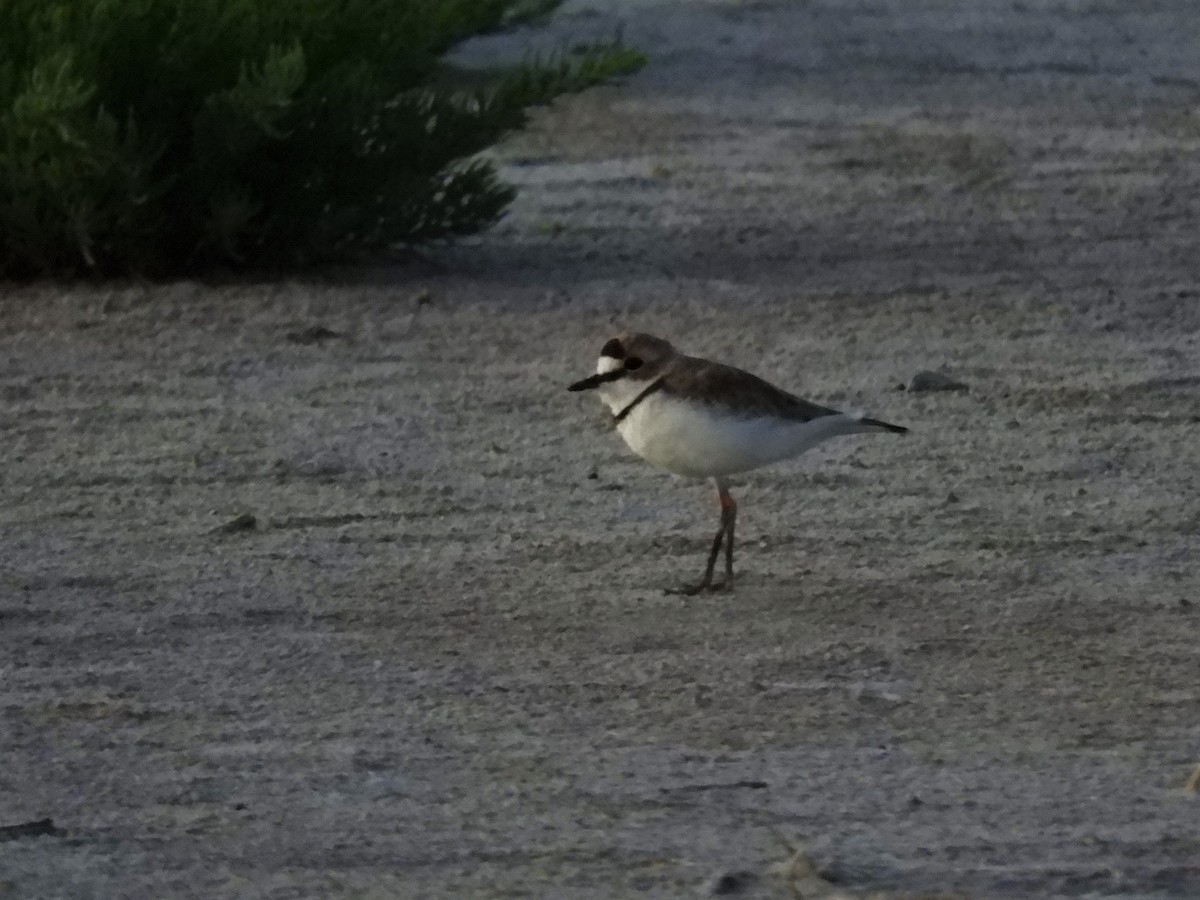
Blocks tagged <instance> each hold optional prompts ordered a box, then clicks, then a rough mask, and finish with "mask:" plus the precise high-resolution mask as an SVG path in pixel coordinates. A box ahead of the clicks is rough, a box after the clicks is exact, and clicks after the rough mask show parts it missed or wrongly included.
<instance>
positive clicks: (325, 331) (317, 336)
mask: <svg viewBox="0 0 1200 900" xmlns="http://www.w3.org/2000/svg"><path fill="white" fill-rule="evenodd" d="M336 337H341V335H340V334H339V333H338V332H336V331H334V330H333V329H331V328H326V327H325V326H324V325H309V326H308V327H307V328H304V329H302V330H300V331H291V332H288V336H287V339H288V340H289V341H291V342H292V343H293V344H319V343H321V342H322V341H328V340H330V339H332V338H336Z"/></svg>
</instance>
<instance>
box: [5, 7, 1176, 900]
mask: <svg viewBox="0 0 1200 900" xmlns="http://www.w3.org/2000/svg"><path fill="white" fill-rule="evenodd" d="M961 6H967V7H969V8H967V9H961V8H960V7H961ZM1198 19H1200V12H1192V11H1191V8H1190V6H1188V5H1187V4H1185V3H1182V2H1179V3H1153V2H1145V3H1137V4H1131V3H1117V2H1107V3H1106V2H1094V3H1088V2H1028V3H1015V4H1003V5H1002V4H993V3H983V2H977V3H971V4H962V5H959V4H943V3H914V2H903V3H902V2H900V0H896V2H892V3H887V2H867V0H859V2H826V3H819V2H809V3H787V4H783V3H739V4H730V3H712V4H697V3H686V4H683V3H681V4H663V3H632V2H629V3H619V4H613V5H611V6H605V7H597V6H594V5H591V6H588V7H586V8H585V6H583V5H576V6H575V7H573V8H572V11H570V14H569V15H567V16H565V17H563V19H562V21H561V22H560V23H559V25H558V26H556V28H557V31H556V32H554V33H553V34H552V35H551V38H550V39H552V40H553V39H557V38H558V36H560V35H562V34H570V35H578V36H580V37H579V39H586V38H588V37H590V36H594V35H597V34H610V33H611V32H612V29H613V27H614V26H615V24H616V23H617V22H618V21H619V22H622V23H624V28H625V34H626V36H627V38H628V39H630V40H631V42H633V43H635V44H637V45H638V46H641V47H643V48H645V49H646V50H647V51H648V52H649V53H650V55H651V58H652V59H653V61H654V62H653V64H652V65H651V67H650V68H648V69H647V70H646V71H645V72H644V73H642V74H640V75H639V76H638V77H637V78H635V79H633V80H632V81H631V82H629V83H628V84H626V85H623V86H620V87H615V88H610V89H605V90H603V91H597V92H593V93H590V94H586V95H583V96H580V97H578V98H573V99H571V100H570V101H569V102H566V103H563V104H561V105H560V106H558V107H556V108H555V109H554V110H553V111H551V112H550V113H548V114H545V115H543V116H541V117H540V118H539V120H538V121H537V123H536V124H535V127H534V129H533V130H532V131H531V132H530V133H529V134H527V135H523V136H522V137H521V138H520V139H518V140H516V141H514V142H512V143H511V144H510V145H508V146H507V147H506V148H505V149H504V151H503V152H504V158H505V160H506V164H507V166H508V171H509V174H510V176H511V177H512V178H513V179H514V180H516V181H518V182H519V183H520V184H522V185H523V186H524V187H525V191H524V192H523V195H522V198H521V200H520V201H519V203H518V206H517V207H516V209H515V210H514V213H513V215H512V216H511V217H510V218H509V219H508V220H507V221H506V222H505V223H503V224H502V226H501V227H499V228H498V229H496V230H495V231H494V232H492V233H491V234H489V235H487V236H485V237H483V238H480V239H478V240H475V241H472V242H469V243H467V244H465V245H462V246H460V247H457V248H454V249H452V250H445V251H441V252H439V253H438V254H437V255H436V256H435V258H434V259H433V262H432V263H431V264H430V265H423V266H415V267H413V268H411V269H405V270H399V271H388V272H380V273H377V275H376V276H375V277H374V278H373V279H372V282H371V283H365V284H364V283H362V281H361V280H360V281H358V282H357V283H354V284H335V283H323V284H311V283H277V284H263V285H250V286H239V287H229V288H220V289H216V288H208V287H204V286H200V285H193V284H186V283H185V284H177V285H171V286H166V287H156V288H144V287H131V288H128V289H120V290H90V289H85V288H56V287H50V286H44V287H38V288H31V289H20V290H16V289H12V290H9V291H8V292H7V293H6V295H5V297H4V298H3V300H2V301H0V302H2V303H3V307H2V310H3V317H2V319H0V404H2V405H0V426H2V428H3V432H2V435H3V437H2V440H3V447H4V457H3V458H4V465H3V467H0V496H2V498H3V503H2V504H0V676H2V677H0V709H2V710H3V714H2V715H3V718H2V720H0V721H2V725H3V727H2V728H0V758H2V759H3V760H4V765H3V766H0V798H3V802H2V803H0V811H2V816H3V817H2V818H0V825H5V824H13V823H17V822H21V821H26V820H33V819H39V818H41V817H43V816H50V817H52V818H53V819H54V821H55V823H56V825H57V826H58V827H60V828H62V829H65V831H66V834H65V835H62V836H55V837H38V838H25V839H22V840H18V841H12V842H8V843H3V844H0V896H13V897H39V898H40V897H73V898H76V897H89V896H94V897H115V896H122V897H165V896H236V897H260V896H261V897H368V896H369V897H376V896H377V897H498V896H513V897H526V896H536V897H570V898H575V897H579V898H590V897H629V896H639V895H643V894H645V895H648V896H657V897H675V896H679V897H686V896H695V895H697V894H701V893H703V892H705V891H708V890H709V889H710V888H711V887H713V886H716V885H718V882H716V881H714V877H716V876H719V875H720V874H722V873H725V874H727V875H730V876H732V875H733V873H736V872H742V871H744V872H748V873H750V875H752V876H761V877H759V878H757V880H756V879H755V878H752V877H750V876H747V877H740V876H739V877H736V878H735V877H730V878H729V879H727V880H726V881H725V882H723V883H720V885H719V886H720V887H723V888H724V887H728V888H729V889H730V890H733V891H735V892H737V893H738V894H740V895H742V896H762V897H785V896H792V894H791V893H789V886H788V879H787V878H785V877H782V876H780V875H779V874H778V873H776V874H770V873H767V869H768V868H769V867H770V866H771V865H772V864H774V863H778V862H780V861H783V860H785V859H786V858H787V857H788V856H789V855H790V854H791V852H792V850H793V849H794V848H795V847H796V846H801V845H802V846H803V847H805V848H806V850H807V853H808V855H809V856H810V857H811V858H812V859H813V860H815V861H816V862H817V864H818V865H819V866H821V867H822V871H823V872H824V873H825V875H826V876H827V879H826V880H814V879H809V881H807V882H804V884H803V885H802V886H801V887H802V890H803V891H805V892H807V893H805V894H804V895H805V896H818V895H820V894H821V893H822V892H827V891H828V890H833V888H832V887H831V886H830V885H829V883H828V882H829V881H836V882H837V883H838V889H840V890H843V891H847V892H852V893H855V894H858V893H860V892H861V893H866V892H871V891H888V892H892V891H896V892H919V891H934V890H937V891H957V892H962V893H963V894H965V895H968V896H972V897H1001V896H1015V897H1029V896H1039V897H1040V896H1075V895H1084V894H1087V895H1113V896H1125V897H1188V896H1195V895H1197V894H1200V839H1198V836H1197V825H1196V823H1197V813H1198V810H1200V807H1198V806H1197V802H1200V801H1197V800H1196V799H1195V798H1194V797H1188V796H1185V795H1184V794H1183V792H1182V791H1181V788H1182V786H1183V784H1184V781H1185V780H1186V778H1187V776H1188V773H1189V772H1190V771H1191V769H1192V767H1193V766H1194V765H1195V763H1197V762H1200V726H1198V725H1197V721H1198V717H1197V708H1198V701H1200V681H1198V679H1197V672H1198V671H1200V642H1198V641H1197V640H1196V635H1197V625H1198V620H1197V617H1198V616H1200V598H1198V597H1197V586H1198V585H1197V561H1198V557H1200V539H1198V538H1197V537H1196V535H1197V533H1198V531H1200V507H1198V506H1197V504H1196V501H1195V498H1196V497H1197V490H1198V488H1200V475H1198V474H1197V466H1196V451H1195V440H1196V434H1197V424H1198V423H1200V403H1198V402H1197V392H1198V387H1200V371H1198V370H1197V333H1198V327H1200V312H1198V304H1197V297H1198V293H1197V291H1198V287H1197V274H1198V268H1200V264H1198V263H1197V261H1196V260H1197V252H1196V239H1195V235H1196V233H1197V228H1198V226H1200V200H1198V199H1197V198H1198V197H1200V156H1198V155H1197V150H1198V149H1200V113H1198V110H1200V56H1198V55H1197V54H1196V52H1195V49H1196V47H1195V34H1196V29H1195V26H1196V25H1197V24H1198ZM524 38H525V36H523V35H514V36H510V37H508V38H506V42H507V43H506V44H505V46H508V45H509V44H511V43H512V42H514V41H516V42H520V41H521V40H523V39H524ZM492 50H493V48H490V47H481V48H479V50H478V51H477V52H478V53H479V54H480V56H486V54H487V53H490V52H492ZM318 323H319V324H322V325H324V326H325V327H327V328H329V329H331V330H332V331H334V332H336V336H333V337H326V338H324V339H316V338H315V336H313V335H306V334H305V329H306V328H308V327H309V326H312V325H314V324H318ZM618 325H621V326H634V327H639V328H644V329H647V330H651V331H655V332H659V333H662V334H665V335H668V336H670V337H672V338H673V339H674V340H675V341H676V342H677V343H679V344H680V345H682V346H683V347H685V348H687V349H689V350H691V351H694V352H698V353H702V354H705V355H711V356H715V357H719V358H722V359H728V360H729V361H732V362H735V363H738V364H742V365H744V366H747V367H749V368H752V369H754V370H755V371H757V372H759V373H760V374H763V375H765V376H767V377H769V378H771V379H773V380H776V381H778V382H779V383H780V384H783V385H785V386H787V387H790V388H792V389H795V390H797V391H799V392H801V393H803V394H805V395H807V396H811V397H813V398H814V399H818V400H822V401H827V402H830V403H834V404H841V405H844V406H853V407H859V408H867V409H870V410H871V411H873V412H875V413H877V414H878V415H880V416H882V417H884V418H887V419H889V420H893V421H898V422H901V423H904V424H907V425H909V426H910V427H911V428H912V429H913V432H912V434H911V435H909V436H908V437H907V438H906V439H890V438H889V437H886V436H884V437H876V438H870V439H868V438H862V439H856V440H848V441H846V442H845V443H843V444H841V445H839V446H836V447H830V448H829V449H828V450H824V451H821V452H815V453H813V454H811V455H810V456H808V457H806V458H805V460H804V461H803V462H799V463H793V464H789V465H783V466H780V467H777V468H773V469H768V470H764V471H761V472H759V473H755V474H754V475H752V476H750V477H747V478H745V479H744V480H743V483H742V484H741V486H740V489H739V491H738V492H737V495H738V497H739V500H740V502H741V518H740V520H739V530H740V536H741V538H742V541H743V544H742V549H741V551H740V570H741V573H742V580H741V582H740V583H739V588H738V591H737V593H736V594H734V595H732V596H717V597H712V598H703V599H699V600H694V601H687V602H685V601H682V600H680V599H679V598H676V597H667V596H664V595H663V593H662V592H661V590H660V588H661V587H662V586H663V585H666V584H671V583H674V582H676V581H678V580H680V579H683V578H687V577H691V576H693V575H695V574H697V572H698V569H699V566H700V564H701V562H702V555H703V550H704V544H705V542H706V539H707V536H708V534H709V532H710V531H711V529H712V527H713V526H714V524H715V522H714V521H713V520H714V519H715V510H714V508H713V505H712V499H711V498H710V496H709V494H708V489H707V488H701V487H697V486H692V485H689V484H688V483H687V482H683V481H676V480H673V479H671V478H669V477H667V476H664V475H661V474H659V473H656V472H654V471H653V470H651V469H650V468H649V467H648V466H646V465H645V464H643V463H641V462H640V461H638V460H637V459H635V458H632V457H631V456H630V454H629V453H628V452H627V451H625V449H624V448H623V446H622V445H621V443H620V441H619V439H617V438H616V436H615V435H613V434H611V433H609V432H608V431H607V429H606V427H605V425H604V421H603V417H602V415H601V414H600V412H599V410H598V409H597V408H596V406H597V405H596V404H594V403H592V402H587V401H590V400H591V399H592V398H584V400H582V401H581V399H580V398H579V397H577V396H574V395H569V394H567V393H566V392H565V391H563V386H564V385H565V384H566V383H567V382H568V381H570V380H573V379H574V378H576V377H578V376H579V375H580V374H582V373H585V372H587V371H588V370H589V369H590V367H591V365H592V360H593V357H594V355H595V353H596V350H597V348H598V347H599V345H600V343H601V342H602V341H603V340H604V339H605V338H606V337H607V336H608V334H609V332H610V331H612V330H614V329H615V328H616V327H617V326H618ZM940 366H945V367H947V369H948V370H949V371H950V372H951V373H953V374H954V375H956V376H957V377H960V378H962V379H963V380H965V381H966V382H968V383H969V385H970V388H971V389H970V391H969V392H968V393H954V394H914V393H910V392H904V391H897V390H896V389H895V388H896V385H897V384H898V383H900V382H903V381H906V380H907V379H908V378H909V377H910V376H911V375H912V374H913V373H915V372H916V371H918V370H920V369H926V368H937V367H940ZM243 512H250V513H253V514H254V516H256V518H257V527H255V528H254V529H253V530H247V531H240V532H233V533H223V532H217V533H213V532H211V529H213V528H215V527H217V526H219V525H221V524H222V523H224V522H227V521H228V520H230V519H232V518H233V517H234V516H236V515H238V514H239V513H243ZM889 895H890V894H889Z"/></svg>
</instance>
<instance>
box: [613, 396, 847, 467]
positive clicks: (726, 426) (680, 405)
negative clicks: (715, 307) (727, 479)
mask: <svg viewBox="0 0 1200 900" xmlns="http://www.w3.org/2000/svg"><path fill="white" fill-rule="evenodd" d="M857 425H858V423H857V421H856V420H855V419H853V418H851V417H850V416H845V415H841V414H838V415H833V416H823V417H821V418H819V419H813V420H812V421H810V422H788V421H784V420H779V419H771V418H757V419H742V418H737V417H735V416H731V415H728V414H725V413H724V410H722V409H720V408H714V407H711V406H708V405H706V404H702V403H692V402H688V401H685V400H680V399H677V398H674V397H669V396H664V395H662V394H653V395H651V396H649V397H647V398H646V399H645V400H643V401H642V402H641V403H639V404H638V405H637V407H636V408H635V409H634V410H633V411H632V412H631V413H630V414H629V416H628V417H627V418H626V419H625V420H624V421H623V422H621V423H620V424H619V425H618V426H617V431H618V432H620V435H621V437H623V438H624V439H625V442H626V443H627V444H629V446H630V448H632V450H633V451H634V453H636V454H638V455H639V456H641V457H642V458H643V459H645V460H646V461H647V462H650V463H652V464H653V465H656V466H658V467H659V468H661V469H666V470H667V471H668V472H674V473H675V474H677V475H686V476H690V477H693V478H711V477H715V476H721V475H733V474H735V473H737V472H745V471H747V470H749V469H757V468H758V467H759V466H764V465H766V464H768V463H772V462H777V461H779V460H781V459H787V458H789V457H792V456H798V455H799V454H801V453H803V452H804V451H805V450H808V449H809V448H810V447H813V446H814V445H816V444H819V443H820V442H821V441H824V440H826V439H827V438H831V437H835V436H837V435H839V434H852V433H854V432H855V431H858V430H860V428H859V427H855V426H857Z"/></svg>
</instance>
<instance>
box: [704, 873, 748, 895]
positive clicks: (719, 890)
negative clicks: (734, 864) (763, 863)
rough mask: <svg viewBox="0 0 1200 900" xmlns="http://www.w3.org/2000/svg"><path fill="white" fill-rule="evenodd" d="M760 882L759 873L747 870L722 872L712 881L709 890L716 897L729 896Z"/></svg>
mask: <svg viewBox="0 0 1200 900" xmlns="http://www.w3.org/2000/svg"><path fill="white" fill-rule="evenodd" d="M757 882H758V875H757V874H755V873H754V872H748V871H745V870H742V871H738V872H722V873H721V874H720V875H718V876H717V877H716V878H714V879H713V881H712V887H710V888H709V890H708V892H709V893H710V894H711V895H712V896H714V897H729V896H732V895H733V894H740V893H741V892H742V891H744V890H746V888H748V887H751V886H753V885H754V884H756V883H757Z"/></svg>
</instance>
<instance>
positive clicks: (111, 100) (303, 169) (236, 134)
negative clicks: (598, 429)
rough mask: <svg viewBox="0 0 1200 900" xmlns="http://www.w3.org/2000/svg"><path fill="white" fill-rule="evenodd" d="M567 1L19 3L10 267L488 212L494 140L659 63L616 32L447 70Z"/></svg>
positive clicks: (1, 83) (261, 251)
mask: <svg viewBox="0 0 1200 900" xmlns="http://www.w3.org/2000/svg"><path fill="white" fill-rule="evenodd" d="M560 2H561V0H290V2H282V0H3V2H0V274H5V275H10V276H13V275H15V276H24V275H30V274H37V273H51V272H53V273H64V272H65V273H70V272H79V271H83V270H95V271H99V272H104V273H111V272H121V271H131V270H132V271H140V272H144V273H152V274H165V273H170V272H177V271H181V270H187V269H197V268H203V267H205V266H211V265H214V264H216V265H233V266H239V265H243V266H263V265H272V266H275V265H284V266H295V265H304V264H307V263H315V262H325V261H331V260H345V259H353V258H361V257H363V256H365V255H369V254H372V253H379V252H381V251H383V250H385V249H386V248H389V247H392V246H395V245H397V244H400V243H410V242H417V241H424V240H428V239H431V238H435V237H439V236H444V235H450V234H462V233H468V232H473V231H477V230H479V229H481V228H484V227H486V226H487V225H488V224H490V223H492V222H494V221H495V220H496V218H497V217H499V216H500V214H501V213H502V212H503V210H504V208H505V206H506V205H507V204H508V203H509V202H510V201H511V199H512V197H513V194H514V192H513V190H512V188H510V187H508V186H507V185H504V184H502V183H501V182H500V181H499V180H498V179H497V176H496V172H495V170H494V169H493V167H492V166H491V164H490V163H488V162H487V161H486V160H482V159H479V158H478V157H477V156H476V154H478V153H479V152H480V151H481V150H484V149H485V148H487V147H489V146H490V145H492V144H494V143H495V142H496V141H497V140H498V139H499V138H500V137H502V136H503V135H504V134H505V133H506V132H508V131H511V130H512V129H514V128H518V127H520V126H521V125H522V124H523V122H524V120H525V113H526V110H527V109H528V108H529V107H530V106H532V105H535V104H539V103H544V102H546V101H548V100H550V99H551V98H553V97H555V96H557V95H559V94H562V93H564V92H567V91H574V90H580V89H582V88H584V87H587V86H589V85H592V84H596V83H598V82H600V81H602V80H604V79H605V78H608V77H610V76H613V75H616V74H620V73H624V72H628V71H632V70H633V69H636V68H637V67H638V66H639V65H640V64H641V57H640V56H639V55H638V54H637V53H635V52H633V51H630V50H627V49H624V48H622V47H620V46H619V45H616V44H613V45H607V46H598V47H595V48H592V49H590V50H587V51H586V52H584V53H582V54H581V55H579V56H573V57H569V58H568V57H565V56H563V57H555V58H551V59H534V60H528V61H526V62H524V63H522V64H520V65H514V66H510V67H508V68H504V69H499V70H491V71H488V72H486V73H473V76H472V77H471V78H470V79H469V80H468V79H465V78H462V77H459V78H454V77H450V76H451V75H452V74H453V73H452V71H451V70H450V69H449V68H448V67H447V66H446V65H445V64H444V62H443V60H442V57H444V56H445V54H446V53H447V52H448V51H449V50H450V49H451V48H453V47H454V46H455V45H456V44H458V43H460V42H462V41H464V40H466V39H467V38H469V37H473V36H475V35H480V34H486V33H489V32H494V31H497V30H500V29H503V28H507V27H511V26H514V25H517V24H520V23H524V22H527V21H530V20H532V19H534V18H536V17H540V16H543V15H546V14H548V13H549V12H550V11H552V10H553V9H554V8H555V7H556V6H558V4H559V3H560ZM460 74H461V73H460ZM464 84H469V85H471V86H463V85H464Z"/></svg>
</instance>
